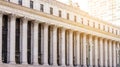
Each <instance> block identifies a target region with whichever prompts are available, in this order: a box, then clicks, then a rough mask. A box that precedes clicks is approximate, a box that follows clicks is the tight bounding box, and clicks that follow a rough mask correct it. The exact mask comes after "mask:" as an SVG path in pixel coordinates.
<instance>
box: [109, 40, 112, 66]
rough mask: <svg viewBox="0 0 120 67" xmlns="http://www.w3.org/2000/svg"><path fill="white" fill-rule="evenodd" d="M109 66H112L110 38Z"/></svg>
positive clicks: (110, 43)
mask: <svg viewBox="0 0 120 67" xmlns="http://www.w3.org/2000/svg"><path fill="white" fill-rule="evenodd" d="M109 66H110V67H112V42H111V41H110V40H109Z"/></svg>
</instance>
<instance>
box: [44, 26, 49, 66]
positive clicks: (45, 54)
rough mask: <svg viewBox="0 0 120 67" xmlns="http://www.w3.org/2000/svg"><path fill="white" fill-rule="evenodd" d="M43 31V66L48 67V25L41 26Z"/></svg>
mask: <svg viewBox="0 0 120 67" xmlns="http://www.w3.org/2000/svg"><path fill="white" fill-rule="evenodd" d="M43 25H44V30H43V37H44V38H43V45H44V46H43V48H44V49H43V50H44V53H43V54H44V57H43V63H44V65H48V24H43Z"/></svg>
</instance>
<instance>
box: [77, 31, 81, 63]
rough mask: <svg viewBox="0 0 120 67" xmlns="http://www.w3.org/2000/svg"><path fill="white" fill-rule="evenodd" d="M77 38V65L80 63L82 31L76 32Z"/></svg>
mask: <svg viewBox="0 0 120 67" xmlns="http://www.w3.org/2000/svg"><path fill="white" fill-rule="evenodd" d="M76 37H77V38H76V40H77V46H76V48H77V60H76V61H77V65H80V33H79V32H77V33H76Z"/></svg>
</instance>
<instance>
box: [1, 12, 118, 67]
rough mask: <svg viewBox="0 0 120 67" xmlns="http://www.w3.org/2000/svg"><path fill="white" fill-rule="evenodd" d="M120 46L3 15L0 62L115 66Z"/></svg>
mask: <svg viewBox="0 0 120 67" xmlns="http://www.w3.org/2000/svg"><path fill="white" fill-rule="evenodd" d="M16 19H19V21H18V20H16ZM5 23H7V25H6V24H5ZM16 25H17V26H16ZM4 29H5V30H4ZM17 32H18V33H17ZM5 45H6V46H5ZM119 46H120V43H119V42H117V41H112V39H106V38H101V37H97V36H94V34H87V33H84V32H80V31H76V30H72V29H66V28H64V27H59V26H57V25H50V24H48V23H44V22H40V21H36V20H32V19H29V18H26V17H19V16H17V15H12V14H11V15H6V14H2V13H0V63H10V64H33V65H53V66H84V67H87V66H88V65H89V66H91V67H92V66H95V67H98V66H101V67H103V66H104V67H108V66H109V67H116V65H117V63H119V60H117V59H118V58H119V57H118V51H116V49H120V47H119ZM16 48H18V49H16ZM16 51H18V52H16ZM17 61H18V62H17Z"/></svg>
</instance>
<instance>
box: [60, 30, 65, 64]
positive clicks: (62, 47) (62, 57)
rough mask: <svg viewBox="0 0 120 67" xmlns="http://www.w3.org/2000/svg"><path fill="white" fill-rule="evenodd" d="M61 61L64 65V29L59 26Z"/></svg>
mask: <svg viewBox="0 0 120 67" xmlns="http://www.w3.org/2000/svg"><path fill="white" fill-rule="evenodd" d="M61 39H62V40H61V44H60V45H61V59H62V61H61V63H62V66H65V29H64V28H61Z"/></svg>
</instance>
